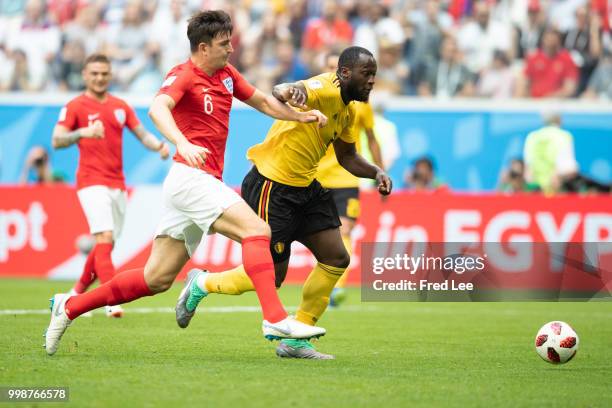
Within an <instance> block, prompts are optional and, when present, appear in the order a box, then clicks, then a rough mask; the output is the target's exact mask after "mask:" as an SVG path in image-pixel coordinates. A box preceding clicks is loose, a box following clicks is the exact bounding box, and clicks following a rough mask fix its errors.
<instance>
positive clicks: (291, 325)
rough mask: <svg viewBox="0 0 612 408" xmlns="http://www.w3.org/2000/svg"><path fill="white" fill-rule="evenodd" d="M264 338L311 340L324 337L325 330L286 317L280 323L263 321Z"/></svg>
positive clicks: (291, 317)
mask: <svg viewBox="0 0 612 408" xmlns="http://www.w3.org/2000/svg"><path fill="white" fill-rule="evenodd" d="M261 329H262V330H263V334H264V337H265V338H266V339H268V340H281V339H312V338H319V337H321V336H324V335H325V329H324V328H322V327H318V326H309V325H307V324H304V323H302V322H299V321H297V320H295V318H294V317H293V316H287V317H286V318H284V319H283V320H281V321H280V322H276V323H270V322H268V321H267V320H264V321H263V323H262V324H261Z"/></svg>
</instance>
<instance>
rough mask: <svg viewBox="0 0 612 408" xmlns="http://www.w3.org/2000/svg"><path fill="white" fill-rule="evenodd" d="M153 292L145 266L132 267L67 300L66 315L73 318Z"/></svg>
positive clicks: (149, 294)
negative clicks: (148, 283)
mask: <svg viewBox="0 0 612 408" xmlns="http://www.w3.org/2000/svg"><path fill="white" fill-rule="evenodd" d="M152 294H153V293H152V292H151V289H149V287H148V286H147V283H146V282H145V279H144V268H139V269H130V270H129V271H125V272H122V273H119V274H117V275H116V276H115V277H113V279H111V280H110V281H108V282H106V283H105V284H103V285H100V286H99V287H97V288H95V289H94V290H92V291H90V292H87V293H83V294H81V295H77V296H72V297H71V298H70V299H68V301H67V302H66V315H67V316H68V318H69V319H70V320H73V319H75V318H77V317H79V316H80V315H82V314H83V313H85V312H89V311H90V310H94V309H97V308H99V307H102V306H114V305H118V304H121V303H128V302H131V301H132V300H136V299H139V298H141V297H145V296H151V295H152Z"/></svg>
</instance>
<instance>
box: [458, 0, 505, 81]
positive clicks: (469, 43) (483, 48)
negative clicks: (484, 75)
mask: <svg viewBox="0 0 612 408" xmlns="http://www.w3.org/2000/svg"><path fill="white" fill-rule="evenodd" d="M473 18H474V19H473V20H472V21H468V22H467V23H465V25H464V26H463V27H462V28H461V29H460V30H459V33H458V35H457V41H458V45H459V49H460V50H461V51H462V52H463V54H464V57H465V64H466V66H467V67H468V68H469V69H470V71H472V72H473V73H474V74H479V73H480V72H481V71H482V70H483V69H484V68H486V67H488V66H489V65H490V64H491V61H493V52H494V51H495V50H502V51H505V52H507V53H510V52H512V50H511V48H512V31H511V30H510V27H509V26H508V25H507V24H504V23H502V22H500V21H495V20H492V19H491V9H490V5H489V3H488V2H487V1H483V0H480V1H476V2H475V3H474V5H473Z"/></svg>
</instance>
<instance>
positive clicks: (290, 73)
mask: <svg viewBox="0 0 612 408" xmlns="http://www.w3.org/2000/svg"><path fill="white" fill-rule="evenodd" d="M271 71H272V72H273V79H272V82H273V83H274V84H282V83H289V82H296V81H299V80H301V79H306V78H308V77H309V76H310V74H309V72H308V69H307V68H306V65H305V64H304V63H303V62H302V60H301V59H300V56H299V55H298V54H297V53H296V51H295V49H294V48H293V42H292V41H291V40H290V39H286V40H282V41H279V42H278V44H277V45H276V65H275V66H274V67H273V69H272V70H271Z"/></svg>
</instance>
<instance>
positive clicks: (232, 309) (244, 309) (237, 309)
mask: <svg viewBox="0 0 612 408" xmlns="http://www.w3.org/2000/svg"><path fill="white" fill-rule="evenodd" d="M286 309H287V310H288V311H290V312H293V311H295V310H297V306H289V307H287V308H286ZM379 309H380V308H379V307H376V306H358V305H347V306H343V307H342V309H338V310H336V309H331V310H332V312H335V311H341V312H368V311H374V310H379ZM125 311H126V313H135V314H151V313H174V308H172V307H126V308H125ZM202 312H203V313H260V312H261V308H260V307H259V306H218V307H207V308H203V309H202ZM94 313H96V314H97V313H104V309H98V310H96V311H94ZM45 314H49V309H0V315H45Z"/></svg>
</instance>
